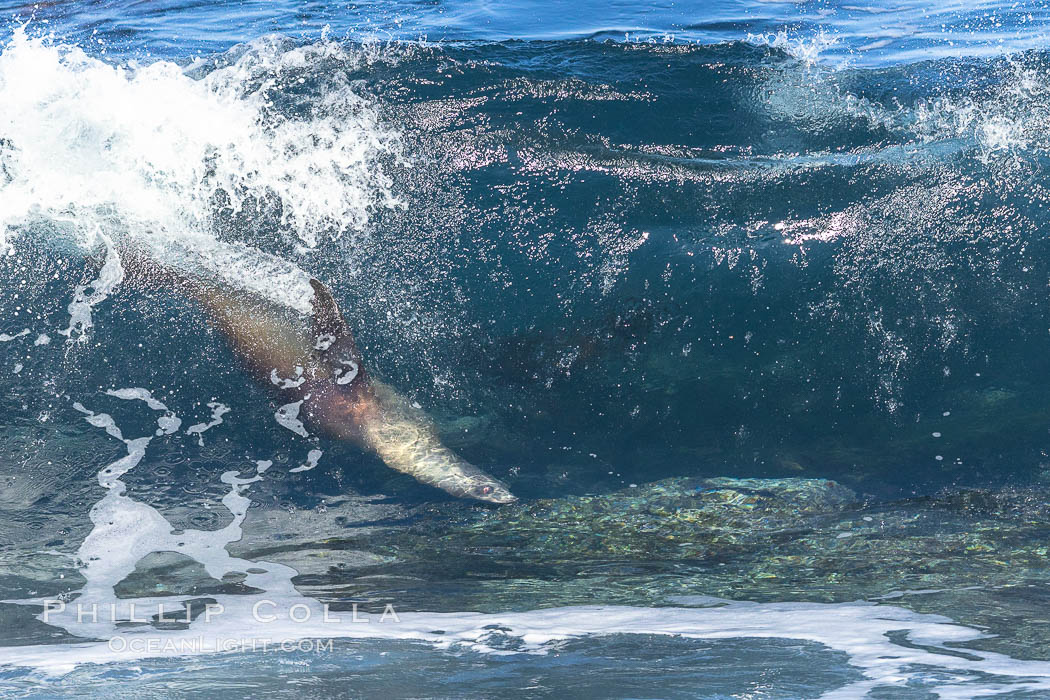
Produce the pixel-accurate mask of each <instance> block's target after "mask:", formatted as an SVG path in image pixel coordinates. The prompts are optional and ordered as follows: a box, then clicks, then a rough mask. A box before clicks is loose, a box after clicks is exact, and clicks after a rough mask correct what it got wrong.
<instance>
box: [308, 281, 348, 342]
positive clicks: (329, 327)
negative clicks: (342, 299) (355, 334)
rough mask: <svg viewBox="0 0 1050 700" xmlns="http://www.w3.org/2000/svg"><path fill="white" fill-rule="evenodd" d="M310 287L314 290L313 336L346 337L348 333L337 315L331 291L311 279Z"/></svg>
mask: <svg viewBox="0 0 1050 700" xmlns="http://www.w3.org/2000/svg"><path fill="white" fill-rule="evenodd" d="M310 286H311V287H313V288H314V299H313V307H314V335H317V336H321V335H330V336H332V337H333V338H341V337H342V336H344V335H348V334H349V332H350V331H349V328H348V327H347V325H346V320H345V319H344V318H343V314H341V313H339V307H338V306H337V305H336V303H335V297H333V296H332V292H331V290H329V289H328V287H326V286H324V284H322V283H321V281H320V280H317V279H315V278H313V277H311V278H310Z"/></svg>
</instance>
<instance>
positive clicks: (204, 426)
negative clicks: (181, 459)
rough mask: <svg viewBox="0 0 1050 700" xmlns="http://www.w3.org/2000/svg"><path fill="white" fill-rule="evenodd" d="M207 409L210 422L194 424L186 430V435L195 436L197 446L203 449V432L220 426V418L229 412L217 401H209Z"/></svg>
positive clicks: (226, 407) (228, 409)
mask: <svg viewBox="0 0 1050 700" xmlns="http://www.w3.org/2000/svg"><path fill="white" fill-rule="evenodd" d="M208 408H210V409H211V420H210V421H208V422H207V423H195V424H193V425H191V426H190V427H188V428H186V434H187V435H196V436H197V444H198V445H200V446H201V447H204V433H205V431H208V430H211V429H212V428H214V427H215V426H217V425H222V417H223V416H225V415H226V414H227V413H229V412H230V407H229V406H227V405H226V404H224V403H221V402H219V401H211V402H209V403H208Z"/></svg>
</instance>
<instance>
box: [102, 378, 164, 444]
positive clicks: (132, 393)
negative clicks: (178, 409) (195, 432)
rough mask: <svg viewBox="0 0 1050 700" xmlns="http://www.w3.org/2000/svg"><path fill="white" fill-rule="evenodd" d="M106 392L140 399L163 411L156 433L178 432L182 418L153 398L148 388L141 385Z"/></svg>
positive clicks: (130, 399)
mask: <svg viewBox="0 0 1050 700" xmlns="http://www.w3.org/2000/svg"><path fill="white" fill-rule="evenodd" d="M106 394H108V395H109V396H115V397H117V398H118V399H125V400H128V401H142V402H143V403H145V404H146V405H147V406H149V407H150V408H151V409H153V410H154V411H163V412H164V415H163V416H161V417H160V418H158V419H157V435H171V434H172V433H175V432H178V430H179V427H180V426H181V425H182V419H181V418H179V417H178V416H176V415H175V414H174V413H173V412H172V411H171V410H170V409H169V408H168V407H167V406H165V405H164V404H163V403H161V402H160V401H158V400H157V399H155V398H153V393H152V392H150V390H149V389H143V388H141V387H133V388H130V389H110V390H109V391H107V392H106Z"/></svg>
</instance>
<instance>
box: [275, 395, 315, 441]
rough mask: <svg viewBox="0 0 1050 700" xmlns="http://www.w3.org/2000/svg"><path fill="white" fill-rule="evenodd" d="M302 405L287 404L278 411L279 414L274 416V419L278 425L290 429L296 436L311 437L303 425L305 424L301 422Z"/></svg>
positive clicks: (299, 403)
mask: <svg viewBox="0 0 1050 700" xmlns="http://www.w3.org/2000/svg"><path fill="white" fill-rule="evenodd" d="M302 405H303V402H302V401H293V402H292V403H286V404H285V405H283V406H281V407H280V408H278V409H277V412H276V413H274V414H273V417H274V419H275V420H276V421H277V423H278V425H281V426H282V427H285V428H288V430H291V431H292V432H293V433H295V434H296V435H302V436H303V437H310V433H308V432H306V427H305V426H304V425H303V422H302V421H301V420H299V409H300V408H301V407H302Z"/></svg>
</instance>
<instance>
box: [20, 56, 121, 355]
mask: <svg viewBox="0 0 1050 700" xmlns="http://www.w3.org/2000/svg"><path fill="white" fill-rule="evenodd" d="M0 58H2V57H0ZM99 237H100V238H102V239H103V240H104V242H105V246H106V261H105V263H104V264H103V265H102V269H101V270H99V273H98V277H97V278H95V279H94V280H93V281H92V282H89V283H88V284H79V285H77V287H76V289H75V290H74V291H73V301H71V302H69V327H68V328H66V329H65V330H60V331H59V333H61V334H62V335H64V336H66V337H67V338H68V339H69V341H68V342H71V343H72V342H77V341H79V342H84V341H86V340H87V331H88V329H90V328H91V327H92V325H94V324H93V323H92V320H91V309H92V308H94V307H95V306H96V305H97V304H100V303H101V302H103V301H105V300H106V298H107V297H109V295H110V293H111V292H112V291H113V290H114V289H116V288H117V286H118V285H119V284H120V283H121V282H122V281H123V280H124V268H123V267H121V265H120V256H119V255H117V251H116V250H115V249H114V248H113V245H112V243H111V242H110V241H109V239H108V238H106V237H104V236H96V238H99ZM89 290H90V291H89Z"/></svg>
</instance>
